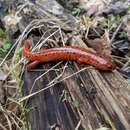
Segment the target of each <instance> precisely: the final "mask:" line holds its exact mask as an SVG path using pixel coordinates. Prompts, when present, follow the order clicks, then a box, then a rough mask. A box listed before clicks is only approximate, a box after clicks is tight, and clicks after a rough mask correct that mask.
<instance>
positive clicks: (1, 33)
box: [0, 28, 6, 38]
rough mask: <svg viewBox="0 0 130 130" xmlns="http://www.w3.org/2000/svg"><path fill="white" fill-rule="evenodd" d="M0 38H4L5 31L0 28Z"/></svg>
mask: <svg viewBox="0 0 130 130" xmlns="http://www.w3.org/2000/svg"><path fill="white" fill-rule="evenodd" d="M0 38H6V32H5V31H4V30H3V29H2V28H0Z"/></svg>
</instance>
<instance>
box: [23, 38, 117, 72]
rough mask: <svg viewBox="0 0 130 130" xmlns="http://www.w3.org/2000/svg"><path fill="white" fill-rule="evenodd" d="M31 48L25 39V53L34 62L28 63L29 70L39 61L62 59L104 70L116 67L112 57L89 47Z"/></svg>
mask: <svg viewBox="0 0 130 130" xmlns="http://www.w3.org/2000/svg"><path fill="white" fill-rule="evenodd" d="M29 48H30V45H29V40H25V41H24V46H23V53H24V55H25V57H26V58H27V59H29V60H30V61H32V63H30V64H28V65H27V69H28V70H30V69H33V68H35V67H36V66H37V65H38V64H39V63H44V62H51V61H61V60H66V61H68V60H71V61H77V62H80V63H84V64H89V65H91V66H94V67H95V68H97V69H100V70H104V71H109V70H114V69H115V68H116V65H115V64H114V63H113V62H112V60H111V58H110V57H108V56H106V55H104V54H102V55H98V54H96V53H94V52H92V51H90V50H88V49H85V48H81V47H76V46H65V47H59V48H51V49H45V50H42V51H40V52H30V50H29Z"/></svg>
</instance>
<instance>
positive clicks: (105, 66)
mask: <svg viewBox="0 0 130 130" xmlns="http://www.w3.org/2000/svg"><path fill="white" fill-rule="evenodd" d="M101 59H102V62H101V60H99V61H97V62H98V63H97V65H96V66H95V67H96V68H98V69H100V70H105V71H111V70H114V69H115V68H116V64H115V63H114V62H113V61H112V59H111V58H110V57H108V56H105V57H104V56H103V57H102V56H101ZM103 61H104V62H103Z"/></svg>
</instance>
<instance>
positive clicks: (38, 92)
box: [18, 67, 88, 103]
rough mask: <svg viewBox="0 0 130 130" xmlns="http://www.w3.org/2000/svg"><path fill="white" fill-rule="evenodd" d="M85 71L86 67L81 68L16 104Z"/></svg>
mask: <svg viewBox="0 0 130 130" xmlns="http://www.w3.org/2000/svg"><path fill="white" fill-rule="evenodd" d="M86 69H88V67H85V68H83V69H81V70H79V71H77V72H75V73H73V74H71V75H69V76H67V77H65V78H63V79H61V80H59V81H58V82H56V83H53V84H51V85H49V86H47V87H46V88H43V89H41V90H39V91H37V92H34V93H32V94H30V95H28V96H25V97H23V98H21V99H20V100H19V101H18V102H19V103H20V102H23V101H25V100H27V99H29V98H30V97H32V96H34V95H36V94H38V93H40V92H42V91H45V90H47V89H49V88H51V87H52V86H54V85H56V84H57V83H60V82H62V81H64V80H66V79H68V78H70V77H72V76H75V75H76V74H78V73H80V72H82V71H84V70H86Z"/></svg>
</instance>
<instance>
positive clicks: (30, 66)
mask: <svg viewBox="0 0 130 130" xmlns="http://www.w3.org/2000/svg"><path fill="white" fill-rule="evenodd" d="M39 63H40V62H39V61H33V62H31V63H29V64H28V65H27V66H26V67H27V70H31V69H34V68H36V67H37V65H38V64H39Z"/></svg>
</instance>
